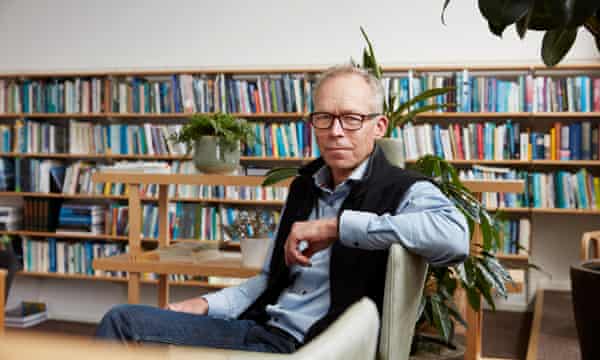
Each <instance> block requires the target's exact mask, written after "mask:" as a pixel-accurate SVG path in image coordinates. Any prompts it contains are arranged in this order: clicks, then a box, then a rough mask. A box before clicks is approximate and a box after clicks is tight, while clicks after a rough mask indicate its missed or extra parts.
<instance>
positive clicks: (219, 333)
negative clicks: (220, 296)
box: [96, 305, 296, 353]
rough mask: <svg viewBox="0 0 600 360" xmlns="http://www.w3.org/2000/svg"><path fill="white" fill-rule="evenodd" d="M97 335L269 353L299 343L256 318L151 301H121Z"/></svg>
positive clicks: (127, 339)
mask: <svg viewBox="0 0 600 360" xmlns="http://www.w3.org/2000/svg"><path fill="white" fill-rule="evenodd" d="M96 337H99V338H103V339H110V340H119V341H123V342H128V341H135V342H151V343H162V344H175V345H188V346H206V347H214V348H222V349H233V350H247V351H257V352H269V353H292V352H294V351H295V350H296V344H294V342H292V341H290V340H289V339H286V338H284V337H282V336H280V335H278V334H276V333H274V332H273V331H269V329H267V328H265V327H264V326H263V325H261V324H258V323H256V322H255V321H253V320H235V319H234V320H225V319H217V318H213V317H210V316H206V315H195V314H188V313H182V312H176V311H171V310H163V309H160V308H156V307H153V306H147V305H118V306H115V307H113V308H112V309H111V310H110V311H109V312H107V313H106V314H105V315H104V317H103V318H102V321H101V322H100V324H99V325H98V328H97V329H96Z"/></svg>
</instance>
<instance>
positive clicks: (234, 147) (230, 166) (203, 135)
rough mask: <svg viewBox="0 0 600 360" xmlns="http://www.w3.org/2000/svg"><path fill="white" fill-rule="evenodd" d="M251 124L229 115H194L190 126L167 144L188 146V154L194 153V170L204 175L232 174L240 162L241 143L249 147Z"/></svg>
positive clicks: (176, 134)
mask: <svg viewBox="0 0 600 360" xmlns="http://www.w3.org/2000/svg"><path fill="white" fill-rule="evenodd" d="M252 139H253V132H252V128H251V126H250V124H248V123H247V122H246V121H245V120H243V119H236V118H235V117H234V116H232V115H230V114H224V113H214V114H194V115H192V117H191V118H190V121H189V123H187V124H185V125H184V126H183V128H182V129H181V130H180V131H179V132H178V133H175V134H173V135H171V137H170V140H171V141H174V142H176V143H185V144H186V145H187V154H189V153H190V152H191V151H192V150H193V151H194V155H193V159H194V164H195V165H196V168H197V169H198V170H200V171H203V172H207V173H226V172H231V171H233V170H235V169H236V168H237V167H238V165H239V162H240V142H243V143H246V144H248V143H250V142H251V141H252Z"/></svg>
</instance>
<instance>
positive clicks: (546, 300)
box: [527, 290, 581, 360]
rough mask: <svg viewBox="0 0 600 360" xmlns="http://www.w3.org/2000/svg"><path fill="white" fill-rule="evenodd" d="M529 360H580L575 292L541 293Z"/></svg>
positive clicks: (528, 355) (537, 300)
mask: <svg viewBox="0 0 600 360" xmlns="http://www.w3.org/2000/svg"><path fill="white" fill-rule="evenodd" d="M532 324H533V325H532V326H533V330H532V334H531V341H530V343H529V346H528V347H529V352H528V354H527V360H563V359H580V358H581V352H580V350H579V342H578V339H577V329H576V328H575V318H574V315H573V303H572V302H571V292H569V291H554V290H538V292H537V294H536V308H535V314H534V319H533V322H532Z"/></svg>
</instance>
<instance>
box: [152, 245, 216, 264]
mask: <svg viewBox="0 0 600 360" xmlns="http://www.w3.org/2000/svg"><path fill="white" fill-rule="evenodd" d="M154 253H155V254H157V255H158V258H159V259H160V260H162V261H176V262H177V261H178V262H198V261H203V260H208V259H218V258H221V257H223V254H222V252H221V251H220V250H219V248H218V247H217V244H207V243H201V242H198V241H179V242H177V243H176V244H174V245H171V246H169V247H166V248H162V249H158V250H155V252H154Z"/></svg>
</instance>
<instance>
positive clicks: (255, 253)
mask: <svg viewBox="0 0 600 360" xmlns="http://www.w3.org/2000/svg"><path fill="white" fill-rule="evenodd" d="M269 242H270V239H269V238H268V237H266V238H243V239H242V240H241V243H240V245H241V248H242V264H243V265H244V267H249V268H258V269H260V268H262V267H263V264H264V263H265V258H266V257H267V252H268V251H269Z"/></svg>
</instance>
